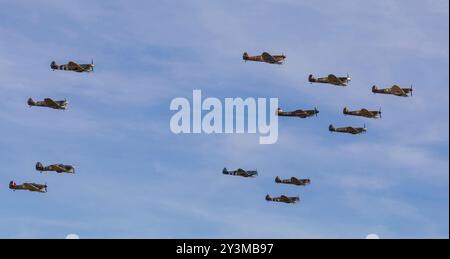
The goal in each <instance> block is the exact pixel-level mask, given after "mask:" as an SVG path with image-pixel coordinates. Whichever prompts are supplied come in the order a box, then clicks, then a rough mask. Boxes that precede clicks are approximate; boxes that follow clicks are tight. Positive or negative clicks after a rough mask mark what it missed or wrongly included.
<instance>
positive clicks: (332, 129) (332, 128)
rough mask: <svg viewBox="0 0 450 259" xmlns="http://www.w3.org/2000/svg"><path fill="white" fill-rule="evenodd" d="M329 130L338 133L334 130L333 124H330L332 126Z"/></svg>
mask: <svg viewBox="0 0 450 259" xmlns="http://www.w3.org/2000/svg"><path fill="white" fill-rule="evenodd" d="M328 130H329V131H336V129H335V128H334V126H333V125H332V124H330V126H328Z"/></svg>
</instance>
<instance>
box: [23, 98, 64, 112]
mask: <svg viewBox="0 0 450 259" xmlns="http://www.w3.org/2000/svg"><path fill="white" fill-rule="evenodd" d="M27 103H28V105H29V106H30V107H31V106H40V107H48V108H52V109H57V110H65V109H67V104H69V102H67V100H66V99H64V101H54V100H53V99H51V98H45V99H44V101H36V102H35V101H34V100H33V99H32V98H29V99H28V102H27Z"/></svg>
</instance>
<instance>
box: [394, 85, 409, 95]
mask: <svg viewBox="0 0 450 259" xmlns="http://www.w3.org/2000/svg"><path fill="white" fill-rule="evenodd" d="M391 92H392V93H393V94H397V95H405V94H406V93H405V91H403V89H402V88H401V87H400V86H398V85H394V86H393V87H392V88H391Z"/></svg>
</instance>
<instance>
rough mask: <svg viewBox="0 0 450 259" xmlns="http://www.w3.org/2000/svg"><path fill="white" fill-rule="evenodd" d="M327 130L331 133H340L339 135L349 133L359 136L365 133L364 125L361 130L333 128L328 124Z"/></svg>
mask: <svg viewBox="0 0 450 259" xmlns="http://www.w3.org/2000/svg"><path fill="white" fill-rule="evenodd" d="M328 130H329V131H331V132H341V133H350V134H353V135H356V134H361V133H364V132H366V131H367V128H366V125H365V124H364V127H363V128H354V127H343V128H335V127H333V125H331V124H330V126H329V127H328Z"/></svg>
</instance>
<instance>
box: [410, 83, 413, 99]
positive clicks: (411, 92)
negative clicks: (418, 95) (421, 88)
mask: <svg viewBox="0 0 450 259" xmlns="http://www.w3.org/2000/svg"><path fill="white" fill-rule="evenodd" d="M410 92H411V96H413V87H412V84H411V91H410Z"/></svg>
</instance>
